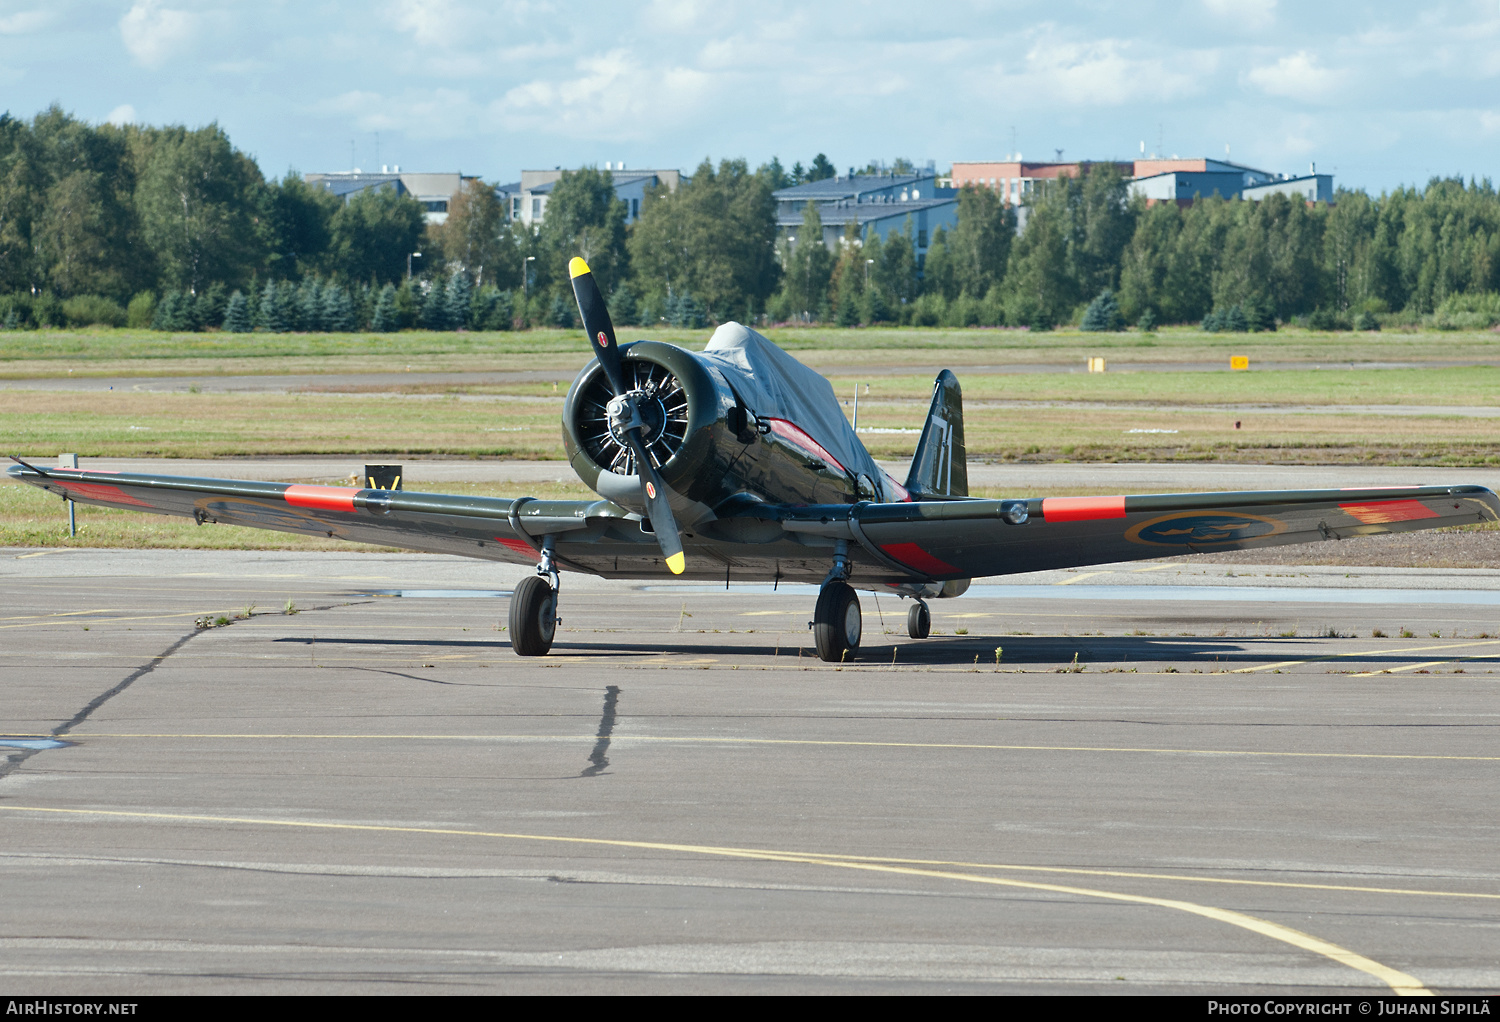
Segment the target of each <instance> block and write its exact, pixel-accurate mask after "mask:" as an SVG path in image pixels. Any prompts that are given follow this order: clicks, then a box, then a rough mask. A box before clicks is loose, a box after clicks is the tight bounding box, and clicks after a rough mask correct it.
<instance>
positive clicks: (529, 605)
mask: <svg viewBox="0 0 1500 1022" xmlns="http://www.w3.org/2000/svg"><path fill="white" fill-rule="evenodd" d="M555 634H557V590H555V589H553V588H552V583H551V582H548V581H547V580H546V579H545V578H543V577H542V576H540V575H528V576H527V577H526V578H523V579H522V580H521V584H520V585H518V586H516V589H515V592H513V593H511V596H510V648H511V649H513V650H515V651H516V655H517V656H546V655H547V651H548V650H549V649H551V648H552V637H553V636H554V635H555Z"/></svg>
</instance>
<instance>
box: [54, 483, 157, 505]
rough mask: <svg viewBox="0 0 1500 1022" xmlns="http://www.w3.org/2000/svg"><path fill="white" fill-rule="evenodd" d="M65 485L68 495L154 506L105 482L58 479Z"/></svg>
mask: <svg viewBox="0 0 1500 1022" xmlns="http://www.w3.org/2000/svg"><path fill="white" fill-rule="evenodd" d="M59 482H61V483H62V485H63V486H65V487H67V491H68V494H69V495H70V496H73V495H76V496H77V497H81V498H83V499H84V500H103V501H108V502H109V503H111V504H133V505H135V506H136V507H154V506H155V505H153V504H149V503H147V502H146V501H144V500H141V499H140V498H139V497H132V496H131V495H130V494H128V493H126V492H125V491H124V490H122V489H120V488H119V487H118V486H110V485H108V484H106V483H77V482H74V481H72V480H71V479H63V480H59Z"/></svg>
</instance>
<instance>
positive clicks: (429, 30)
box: [391, 0, 465, 46]
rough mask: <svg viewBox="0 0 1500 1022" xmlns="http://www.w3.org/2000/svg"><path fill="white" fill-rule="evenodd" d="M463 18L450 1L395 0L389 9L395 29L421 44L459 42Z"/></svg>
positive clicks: (461, 38)
mask: <svg viewBox="0 0 1500 1022" xmlns="http://www.w3.org/2000/svg"><path fill="white" fill-rule="evenodd" d="M464 20H465V19H462V18H460V17H459V11H458V9H457V8H456V7H454V5H453V3H452V2H451V0H397V2H396V3H395V4H394V5H393V7H392V9H391V21H392V22H394V23H395V25H396V28H398V29H399V30H401V31H402V32H406V33H409V34H410V35H411V37H412V39H413V40H414V41H415V42H416V43H417V44H418V45H421V46H453V45H461V44H462V43H463V42H464V41H465V40H464V36H463V34H462V28H461V26H462V23H463V21H464Z"/></svg>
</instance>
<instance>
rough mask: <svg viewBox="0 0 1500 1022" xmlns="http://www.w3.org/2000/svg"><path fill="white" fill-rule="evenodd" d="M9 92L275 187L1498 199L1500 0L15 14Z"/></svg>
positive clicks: (40, 4)
mask: <svg viewBox="0 0 1500 1022" xmlns="http://www.w3.org/2000/svg"><path fill="white" fill-rule="evenodd" d="M0 90H3V91H0V95H3V97H4V100H3V105H4V107H5V108H7V109H9V110H10V111H11V113H12V114H15V115H18V116H23V117H29V116H31V115H32V114H34V113H35V112H36V111H38V110H40V109H42V108H43V107H45V106H47V105H48V104H50V103H52V102H54V101H55V102H58V103H60V104H61V105H62V106H63V107H64V108H65V109H67V110H70V111H72V112H73V113H74V114H76V115H77V116H79V117H81V118H84V119H87V120H91V121H104V120H116V121H121V120H133V121H136V122H139V123H149V124H163V123H186V124H189V125H199V124H204V123H207V122H209V121H214V120H217V121H218V122H219V123H220V124H222V125H223V126H224V128H225V129H226V130H227V131H228V132H229V134H230V136H231V138H233V140H234V141H235V143H236V144H237V145H239V146H240V147H241V148H243V149H245V150H246V151H248V152H250V153H252V154H253V155H254V156H255V157H256V158H257V159H258V160H259V161H260V164H261V168H262V169H263V170H264V171H265V172H266V174H267V175H268V176H273V177H274V176H280V175H281V174H282V173H284V172H285V171H286V169H287V168H288V167H295V168H298V169H300V170H303V171H314V170H343V169H348V168H350V167H351V166H359V167H362V168H364V169H366V170H368V169H371V168H372V167H375V166H378V165H379V164H382V163H385V164H393V163H399V164H401V165H402V168H403V169H406V170H455V169H456V170H462V171H463V172H464V173H466V174H479V175H481V176H483V177H485V178H486V179H489V180H493V181H509V180H514V179H515V178H516V177H517V175H518V172H519V171H520V170H521V168H522V167H523V166H524V167H550V166H557V165H561V166H577V165H580V164H584V163H598V164H601V165H602V164H603V163H604V162H605V161H611V162H613V161H624V162H625V163H626V164H627V165H628V166H631V167H646V166H652V167H681V168H683V169H689V168H691V167H692V166H694V165H696V164H697V163H698V162H699V161H700V160H702V158H703V157H704V156H712V157H713V158H714V159H716V160H717V159H719V158H721V157H725V156H744V157H746V158H747V159H749V160H750V162H751V164H752V165H754V164H758V163H760V162H763V161H765V160H767V159H769V158H770V157H771V156H773V155H779V156H780V157H781V159H782V162H783V163H785V164H786V165H787V166H790V165H791V164H792V162H793V161H794V160H799V159H800V160H802V161H803V162H804V163H805V162H807V161H808V160H810V159H811V157H812V156H813V155H814V154H815V153H817V152H820V151H821V152H826V153H827V154H828V155H829V157H830V158H831V159H832V160H833V161H834V164H835V165H836V166H838V167H839V168H841V169H843V168H846V167H848V166H849V165H851V164H856V163H857V164H859V165H863V164H865V163H866V162H867V161H869V160H870V159H872V158H882V159H886V160H889V159H891V158H893V157H896V156H906V157H909V158H911V159H913V160H916V161H917V162H919V163H921V162H924V161H926V160H928V159H932V160H935V161H936V162H937V163H938V165H939V166H940V167H946V166H947V165H948V164H950V163H951V162H953V161H954V160H977V159H996V158H1002V157H1004V156H1005V155H1006V154H1008V153H1010V152H1012V151H1015V150H1019V151H1020V152H1021V154H1022V155H1023V156H1025V157H1026V158H1028V159H1049V158H1052V157H1053V155H1054V153H1055V151H1056V150H1058V149H1061V150H1063V155H1064V158H1067V159H1077V158H1095V159H1104V158H1109V157H1117V158H1128V157H1131V156H1135V155H1138V154H1139V152H1140V145H1141V143H1142V142H1144V143H1145V146H1146V151H1147V152H1148V153H1150V152H1153V151H1158V150H1159V151H1161V152H1162V153H1163V154H1164V155H1173V154H1177V155H1181V156H1184V157H1187V156H1216V157H1222V156H1223V155H1224V153H1225V146H1226V145H1227V146H1229V153H1230V156H1231V158H1232V159H1234V160H1235V161H1236V162H1243V163H1246V164H1249V165H1251V166H1256V167H1261V168H1263V169H1267V170H1273V171H1287V172H1292V171H1306V169H1307V167H1308V165H1309V163H1311V162H1313V161H1316V162H1317V164H1318V169H1319V171H1331V172H1333V173H1334V174H1335V175H1336V181H1337V183H1338V184H1341V185H1345V186H1349V187H1364V188H1367V189H1369V190H1370V191H1372V192H1378V191H1381V190H1385V189H1389V188H1392V187H1396V186H1399V185H1402V184H1411V183H1421V182H1425V181H1426V180H1427V179H1428V178H1429V177H1431V176H1433V175H1451V174H1462V175H1464V176H1466V177H1469V176H1473V177H1486V176H1491V177H1496V178H1500V173H1497V170H1500V168H1497V167H1496V163H1497V154H1500V0H1483V2H1480V0H1459V2H1441V0H1439V2H1435V3H1427V4H1411V3H1395V2H1386V0H1381V2H1369V3H1358V2H1353V3H1338V4H1328V3H1294V2H1289V0H1182V2H1180V3H1160V2H1155V0H1134V2H1131V3H1113V2H1103V0H1096V2H1077V0H1057V2H1052V3H1036V2H1035V0H1026V2H1009V0H997V2H979V0H945V2H943V3H941V4H913V3H900V4H897V3H887V2H878V0H877V2H865V3H844V2H825V3H821V4H809V3H806V2H800V3H783V2H780V0H751V2H741V0H713V2H698V0H657V2H650V3H637V4H631V3H619V2H613V3H606V2H593V0H580V2H574V3H566V4H564V3H552V2H545V0H540V2H532V0H514V2H507V0H499V2H490V3H467V2H463V0H373V2H371V3H362V4H353V3H336V2H322V0H302V2H298V3H291V2H287V0H258V2H254V3H250V2H195V0H120V2H88V0H45V2H44V0H21V2H14V0H0ZM1013 140H1014V141H1013ZM351 153H352V155H351Z"/></svg>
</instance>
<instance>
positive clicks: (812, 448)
mask: <svg viewBox="0 0 1500 1022" xmlns="http://www.w3.org/2000/svg"><path fill="white" fill-rule="evenodd" d="M761 421H763V422H769V423H770V424H771V432H772V433H775V434H776V435H777V436H779V437H781V438H782V439H783V440H786V441H789V442H790V443H791V444H792V445H793V446H795V447H800V448H801V449H802V450H803V451H805V452H806V453H808V454H811V455H812V456H813V457H815V458H820V459H822V460H823V461H824V462H825V463H826V464H829V465H833V466H836V467H837V468H838V470H839V471H840V472H843V473H844V474H845V475H848V474H849V470H848V469H846V468H845V467H844V466H843V465H842V464H840V462H839V460H838V459H837V458H835V457H834V456H833V455H831V454H829V453H828V452H827V451H826V450H824V449H823V445H822V444H820V443H818V442H817V441H816V440H814V439H813V438H812V437H810V436H808V435H807V434H806V433H805V432H803V431H802V429H801V427H799V426H798V425H797V424H796V423H794V422H788V421H787V420H786V419H763V420H761Z"/></svg>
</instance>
